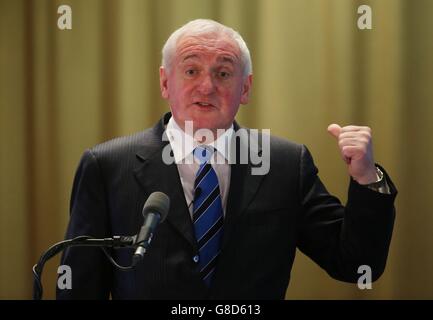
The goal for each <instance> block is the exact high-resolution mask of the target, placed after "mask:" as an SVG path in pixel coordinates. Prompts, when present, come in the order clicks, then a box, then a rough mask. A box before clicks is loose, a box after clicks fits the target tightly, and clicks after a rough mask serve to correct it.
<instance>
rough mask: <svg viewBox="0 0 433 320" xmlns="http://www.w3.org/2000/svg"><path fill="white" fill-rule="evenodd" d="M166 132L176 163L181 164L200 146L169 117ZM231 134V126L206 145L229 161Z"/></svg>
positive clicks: (232, 130)
mask: <svg viewBox="0 0 433 320" xmlns="http://www.w3.org/2000/svg"><path fill="white" fill-rule="evenodd" d="M166 132H167V137H168V139H169V141H170V145H171V148H172V150H173V156H174V160H175V161H176V163H181V162H183V160H184V159H185V158H186V157H187V156H189V155H192V152H193V151H194V149H195V147H197V146H198V145H199V144H200V143H198V142H197V141H194V139H193V137H192V136H190V135H188V134H186V133H185V132H184V131H183V130H182V128H181V127H180V126H179V125H178V124H177V123H176V121H175V120H174V118H173V117H171V118H170V120H169V121H168V123H167V127H166ZM233 132H234V129H233V124H232V125H231V126H230V128H228V129H227V130H225V132H224V133H223V134H222V135H220V136H219V137H218V139H216V140H215V141H213V142H211V143H208V144H206V145H207V146H212V147H213V148H215V149H216V150H217V151H218V153H219V154H220V155H221V156H223V157H224V159H226V160H229V156H230V155H229V150H230V148H229V147H230V143H231V140H232V135H233Z"/></svg>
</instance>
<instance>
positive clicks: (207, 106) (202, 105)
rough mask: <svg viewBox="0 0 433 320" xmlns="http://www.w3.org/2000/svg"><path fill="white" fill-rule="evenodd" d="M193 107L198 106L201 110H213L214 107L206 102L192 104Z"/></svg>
mask: <svg viewBox="0 0 433 320" xmlns="http://www.w3.org/2000/svg"><path fill="white" fill-rule="evenodd" d="M194 105H195V106H199V107H201V108H213V107H215V106H214V105H213V104H212V103H208V102H201V101H199V102H194Z"/></svg>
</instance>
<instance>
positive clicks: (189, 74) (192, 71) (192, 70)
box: [185, 69, 197, 76]
mask: <svg viewBox="0 0 433 320" xmlns="http://www.w3.org/2000/svg"><path fill="white" fill-rule="evenodd" d="M196 73H197V71H196V70H194V69H188V70H186V71H185V74H186V75H187V76H193V75H195V74H196Z"/></svg>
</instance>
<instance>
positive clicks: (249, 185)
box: [222, 122, 263, 250]
mask: <svg viewBox="0 0 433 320" xmlns="http://www.w3.org/2000/svg"><path fill="white" fill-rule="evenodd" d="M234 125H235V131H236V132H237V131H238V130H239V129H240V128H239V126H238V124H237V123H236V122H235V123H234ZM244 130H245V129H244ZM239 136H240V139H239V140H238V141H233V142H232V150H233V147H235V148H236V149H235V150H234V151H233V152H235V153H236V160H237V161H236V163H235V164H232V165H231V177H230V189H229V195H228V200H227V210H226V217H225V221H224V235H223V243H222V250H223V249H224V247H225V246H226V245H227V244H228V243H229V240H230V236H231V234H232V232H233V230H234V227H235V225H236V222H237V220H238V218H239V217H240V216H241V215H242V213H243V212H244V210H245V209H246V208H247V207H248V205H249V204H250V203H251V201H252V200H253V198H254V196H255V194H256V193H257V190H258V189H259V186H260V184H261V182H262V179H263V175H252V174H251V169H252V164H251V162H250V160H249V158H247V159H248V161H247V163H239V162H240V161H239V160H240V159H242V157H241V156H240V153H241V152H247V153H249V152H250V150H251V147H252V144H251V141H250V143H249V141H248V140H249V138H247V137H246V136H243V135H239ZM253 152H258V153H259V155H261V148H260V147H258V149H255V148H254V147H253ZM244 157H245V156H244Z"/></svg>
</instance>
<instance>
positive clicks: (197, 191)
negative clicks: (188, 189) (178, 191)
mask: <svg viewBox="0 0 433 320" xmlns="http://www.w3.org/2000/svg"><path fill="white" fill-rule="evenodd" d="M200 195H201V188H200V187H197V188H196V189H195V190H194V194H193V195H192V196H193V199H192V201H191V202H190V203H189V206H188V210H189V208H190V207H191V205H192V204H193V203H194V199H196V198H198V197H200Z"/></svg>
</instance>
